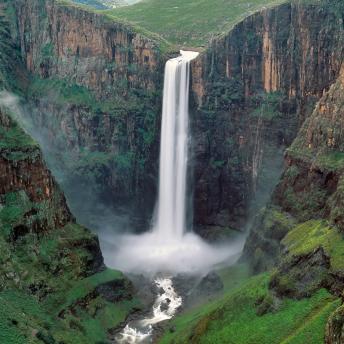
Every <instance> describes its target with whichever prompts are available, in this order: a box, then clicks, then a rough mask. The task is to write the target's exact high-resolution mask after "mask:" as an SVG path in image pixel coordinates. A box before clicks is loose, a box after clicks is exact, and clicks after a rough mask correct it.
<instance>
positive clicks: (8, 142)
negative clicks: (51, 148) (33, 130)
mask: <svg viewBox="0 0 344 344" xmlns="http://www.w3.org/2000/svg"><path fill="white" fill-rule="evenodd" d="M37 148H38V144H37V143H36V141H34V140H33V139H32V138H31V137H30V136H29V135H28V134H26V133H25V132H24V131H23V129H22V128H20V126H19V125H18V124H17V123H16V122H14V121H12V120H10V123H9V125H8V126H3V125H0V152H1V153H2V154H7V155H9V154H10V153H12V154H15V153H17V154H23V155H24V156H28V155H29V154H31V155H32V154H35V153H37V152H36V149H37Z"/></svg>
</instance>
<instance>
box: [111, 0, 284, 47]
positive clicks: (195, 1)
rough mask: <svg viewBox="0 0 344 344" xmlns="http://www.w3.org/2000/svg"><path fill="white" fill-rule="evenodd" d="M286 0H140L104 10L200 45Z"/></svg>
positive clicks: (182, 42)
mask: <svg viewBox="0 0 344 344" xmlns="http://www.w3.org/2000/svg"><path fill="white" fill-rule="evenodd" d="M285 1H286V0H211V1H209V0H188V1H185V0H170V1H166V0H143V1H142V2H140V3H138V4H135V5H133V6H127V7H122V8H117V9H113V10H109V11H106V13H108V14H109V15H111V16H113V17H114V18H121V19H126V20H128V21H130V22H133V23H135V24H137V25H139V26H141V27H143V28H145V29H147V30H149V31H152V32H155V33H157V34H160V35H161V36H162V37H163V38H165V39H167V40H168V41H170V42H171V43H174V44H178V45H182V46H185V47H200V46H204V45H206V44H207V42H208V41H209V40H210V39H211V38H212V37H213V36H214V35H217V34H220V33H223V32H227V31H228V30H229V29H230V28H231V27H233V25H234V24H236V23H237V22H239V21H240V20H241V19H243V18H244V17H246V16H248V15H250V14H252V13H254V12H255V11H257V10H259V9H262V8H264V7H268V6H273V5H277V4H280V3H283V2H285Z"/></svg>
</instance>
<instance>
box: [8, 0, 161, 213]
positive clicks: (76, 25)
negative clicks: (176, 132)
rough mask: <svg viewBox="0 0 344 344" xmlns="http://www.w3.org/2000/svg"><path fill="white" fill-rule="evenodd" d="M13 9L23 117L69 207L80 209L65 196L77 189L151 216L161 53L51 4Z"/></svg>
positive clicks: (122, 29) (126, 31)
mask: <svg viewBox="0 0 344 344" xmlns="http://www.w3.org/2000/svg"><path fill="white" fill-rule="evenodd" d="M15 7H16V11H17V17H18V31H19V32H18V36H19V42H20V44H19V45H20V49H21V53H22V56H23V58H24V62H25V65H26V67H27V69H28V71H29V72H30V73H32V78H31V81H30V82H29V87H28V99H29V101H30V110H29V111H28V114H29V115H30V116H31V119H32V122H33V126H36V127H39V128H41V131H42V132H43V133H44V135H46V136H45V137H44V141H45V142H48V141H49V142H50V143H51V144H50V148H49V149H50V151H49V152H50V155H51V156H55V161H56V160H61V166H62V165H63V170H64V171H63V174H64V176H65V178H63V180H62V179H61V182H63V183H64V185H63V187H64V188H65V189H66V190H67V196H68V198H69V199H70V201H71V202H72V203H75V202H77V201H78V200H74V198H73V197H74V195H77V194H78V190H75V191H73V192H71V193H68V190H72V189H74V186H75V185H76V183H75V181H77V182H78V184H79V185H80V184H84V185H85V186H86V185H88V186H90V185H92V186H93V189H92V193H93V195H97V197H99V198H100V199H103V200H106V201H107V202H108V203H115V204H116V205H123V203H128V202H130V203H134V204H135V205H137V204H139V207H138V208H137V209H140V211H138V212H137V213H140V212H143V213H145V211H147V213H148V214H151V213H152V208H153V204H154V199H155V192H154V191H153V192H152V190H155V188H156V185H157V181H156V176H157V160H158V159H157V157H158V147H159V135H158V133H159V132H160V124H159V121H160V107H161V96H160V94H161V88H162V78H163V58H162V56H161V52H160V51H159V48H158V44H157V43H156V41H154V40H152V39H149V38H147V37H145V36H143V35H142V34H138V33H137V32H135V30H134V29H132V28H131V27H130V26H128V25H124V24H119V23H114V22H112V21H111V20H110V19H107V18H106V17H104V16H101V15H98V14H95V13H91V12H87V11H85V10H82V9H80V8H77V7H73V6H66V5H61V4H58V3H56V1H45V2H44V3H43V4H42V2H40V1H36V0H35V1H30V2H27V1H21V0H18V1H15ZM56 147H59V148H58V151H56ZM114 194H115V195H116V197H113V195H114ZM78 197H79V196H78V195H77V196H76V197H75V198H76V199H77V198H78ZM135 205H134V207H135ZM141 210H142V211H141Z"/></svg>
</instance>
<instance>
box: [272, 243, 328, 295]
mask: <svg viewBox="0 0 344 344" xmlns="http://www.w3.org/2000/svg"><path fill="white" fill-rule="evenodd" d="M329 268H330V258H329V257H328V256H327V255H326V254H325V252H324V249H323V248H322V247H319V248H318V249H316V250H314V251H313V252H311V253H309V254H306V255H300V256H293V257H291V258H289V257H288V258H286V259H285V260H284V261H282V262H281V264H280V265H279V266H278V269H277V272H276V273H275V274H274V275H273V276H272V277H271V281H270V288H271V289H273V290H274V291H275V292H276V293H277V295H279V296H287V297H296V298H302V297H308V296H310V295H312V293H313V292H314V291H316V290H317V289H319V288H321V287H322V286H325V285H326V281H327V278H328V271H329Z"/></svg>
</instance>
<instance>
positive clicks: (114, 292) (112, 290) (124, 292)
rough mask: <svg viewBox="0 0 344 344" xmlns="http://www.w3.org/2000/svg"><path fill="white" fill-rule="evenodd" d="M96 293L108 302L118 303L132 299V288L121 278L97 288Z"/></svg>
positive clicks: (127, 281)
mask: <svg viewBox="0 0 344 344" xmlns="http://www.w3.org/2000/svg"><path fill="white" fill-rule="evenodd" d="M96 292H97V293H98V294H99V295H101V296H102V297H103V298H104V299H105V300H107V301H109V302H119V301H123V300H131V299H132V297H133V296H132V293H133V286H132V284H131V282H130V281H129V280H127V279H126V278H123V279H117V280H114V281H111V282H108V283H104V284H101V285H99V286H97V288H96Z"/></svg>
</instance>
